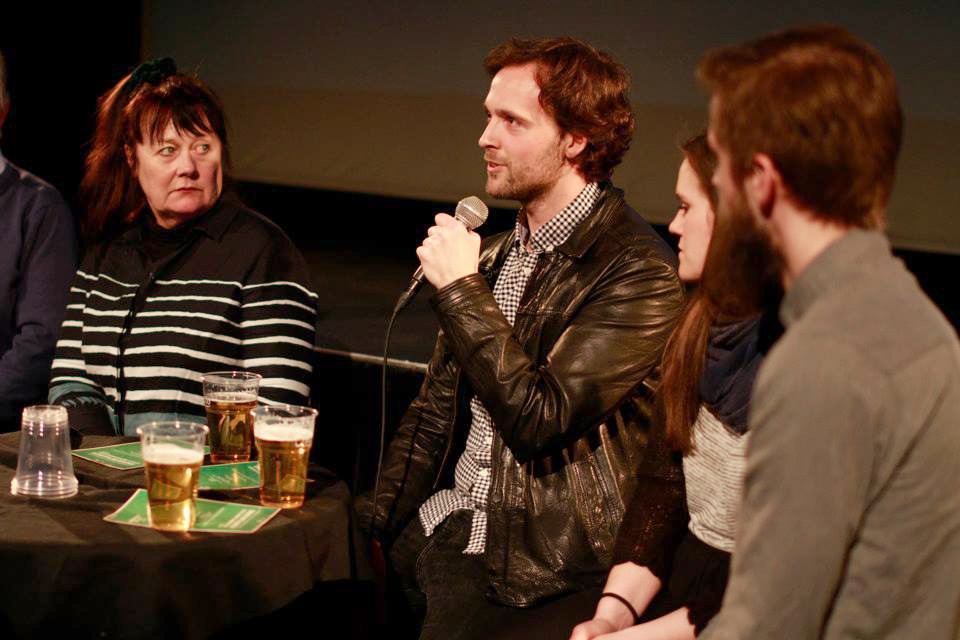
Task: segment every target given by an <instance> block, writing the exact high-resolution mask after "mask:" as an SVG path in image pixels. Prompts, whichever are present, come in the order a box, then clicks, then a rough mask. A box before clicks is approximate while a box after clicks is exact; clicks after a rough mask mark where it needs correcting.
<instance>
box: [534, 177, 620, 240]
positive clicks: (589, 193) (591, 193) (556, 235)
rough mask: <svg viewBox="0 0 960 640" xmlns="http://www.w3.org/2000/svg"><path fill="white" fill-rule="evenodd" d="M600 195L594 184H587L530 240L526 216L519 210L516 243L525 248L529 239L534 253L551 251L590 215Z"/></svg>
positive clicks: (597, 186) (598, 188)
mask: <svg viewBox="0 0 960 640" xmlns="http://www.w3.org/2000/svg"><path fill="white" fill-rule="evenodd" d="M601 195H602V191H601V189H600V186H599V185H598V184H597V183H596V182H591V183H589V184H587V185H586V186H585V187H584V188H583V189H582V190H581V191H580V193H579V194H578V195H577V197H576V198H574V199H573V200H572V201H571V202H570V204H568V205H567V206H565V207H564V208H563V209H561V210H560V212H559V213H558V214H557V215H555V216H553V217H552V218H550V219H549V220H548V221H547V222H546V224H544V225H543V226H542V227H540V228H539V229H537V231H536V233H534V234H533V237H532V238H530V229H529V228H528V227H527V216H526V214H525V213H524V212H523V210H521V211H520V213H519V214H517V222H516V238H517V242H519V243H520V246H522V247H525V246H526V245H527V239H528V238H529V240H530V242H529V244H530V247H531V249H532V250H533V252H534V253H541V252H543V251H553V249H554V247H557V246H559V245H561V244H563V243H564V242H566V241H567V238H569V237H570V234H572V233H573V230H574V229H576V227H577V225H578V224H580V223H581V222H583V220H584V219H585V218H586V217H587V216H589V215H590V213H591V212H592V211H593V210H594V208H595V207H596V205H597V202H598V201H599V200H600V196H601Z"/></svg>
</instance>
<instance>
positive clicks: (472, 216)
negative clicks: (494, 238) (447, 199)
mask: <svg viewBox="0 0 960 640" xmlns="http://www.w3.org/2000/svg"><path fill="white" fill-rule="evenodd" d="M489 214H490V211H489V210H488V209H487V205H486V204H484V202H483V200H481V199H480V198H478V197H477V196H467V197H466V198H464V199H463V200H461V201H460V202H458V203H457V210H456V212H455V213H454V217H456V218H457V219H458V220H459V221H460V222H462V223H463V226H465V227H466V228H467V229H470V230H473V229H476V228H477V227H479V226H480V225H482V224H483V223H484V222H486V220H487V216H488V215H489Z"/></svg>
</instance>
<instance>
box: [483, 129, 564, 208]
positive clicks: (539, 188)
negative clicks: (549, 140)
mask: <svg viewBox="0 0 960 640" xmlns="http://www.w3.org/2000/svg"><path fill="white" fill-rule="evenodd" d="M494 162H497V160H496V159H494ZM504 162H505V164H504V170H503V171H502V172H501V175H500V177H499V178H498V179H493V178H491V177H490V176H488V177H487V185H486V191H487V195H489V196H490V197H492V198H498V199H500V200H517V201H519V202H520V203H521V204H524V203H527V202H532V201H534V200H536V199H537V198H539V197H541V196H542V195H543V194H545V193H547V192H548V191H549V190H550V189H551V188H553V185H555V184H556V183H557V180H558V179H559V177H560V170H561V168H562V167H563V163H564V158H563V153H562V152H561V150H560V142H559V140H558V141H557V145H556V146H555V147H553V146H548V147H547V148H546V149H544V150H543V153H541V154H540V155H539V156H537V157H536V158H535V159H534V160H532V161H529V162H525V163H523V164H518V163H515V162H511V161H510V160H509V158H508V159H506V160H505V161H504Z"/></svg>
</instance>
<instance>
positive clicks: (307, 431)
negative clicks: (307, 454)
mask: <svg viewBox="0 0 960 640" xmlns="http://www.w3.org/2000/svg"><path fill="white" fill-rule="evenodd" d="M253 435H254V437H256V438H260V439H261V440H270V441H272V442H304V441H309V440H313V428H312V427H309V428H304V427H295V426H291V425H289V424H277V423H272V424H271V423H267V424H260V423H258V422H254V423H253Z"/></svg>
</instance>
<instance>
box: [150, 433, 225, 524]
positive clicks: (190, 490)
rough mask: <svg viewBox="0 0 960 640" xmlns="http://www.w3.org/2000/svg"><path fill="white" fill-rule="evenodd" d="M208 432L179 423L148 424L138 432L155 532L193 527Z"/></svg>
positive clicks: (151, 519)
mask: <svg viewBox="0 0 960 640" xmlns="http://www.w3.org/2000/svg"><path fill="white" fill-rule="evenodd" d="M207 431H208V429H207V427H206V426H204V425H202V424H198V423H196V422H178V421H169V422H149V423H147V424H145V425H143V426H141V427H139V428H138V429H137V434H138V435H139V436H140V446H141V448H142V451H143V463H144V468H145V469H146V473H147V498H148V500H149V503H150V509H149V513H150V526H151V527H153V528H154V529H160V530H161V531H187V530H188V529H189V528H190V527H192V526H193V523H194V521H195V520H196V517H197V512H196V499H197V479H198V478H199V477H200V464H201V463H202V462H203V445H204V442H205V441H206V439H207Z"/></svg>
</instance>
